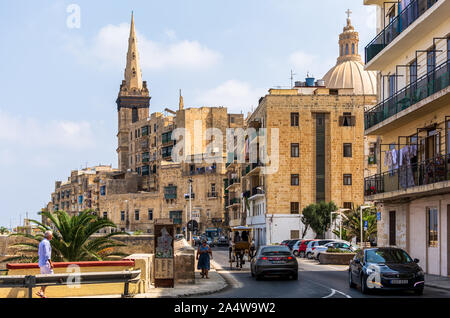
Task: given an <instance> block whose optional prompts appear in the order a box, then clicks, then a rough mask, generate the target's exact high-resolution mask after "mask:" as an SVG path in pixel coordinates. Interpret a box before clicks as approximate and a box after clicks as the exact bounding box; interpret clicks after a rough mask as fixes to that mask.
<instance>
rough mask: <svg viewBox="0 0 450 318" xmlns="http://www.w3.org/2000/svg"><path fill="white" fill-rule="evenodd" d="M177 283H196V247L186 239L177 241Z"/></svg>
mask: <svg viewBox="0 0 450 318" xmlns="http://www.w3.org/2000/svg"><path fill="white" fill-rule="evenodd" d="M174 245H175V284H194V283H195V249H194V248H192V247H191V246H190V245H189V244H188V243H187V241H186V240H185V239H182V240H178V241H175V244H174Z"/></svg>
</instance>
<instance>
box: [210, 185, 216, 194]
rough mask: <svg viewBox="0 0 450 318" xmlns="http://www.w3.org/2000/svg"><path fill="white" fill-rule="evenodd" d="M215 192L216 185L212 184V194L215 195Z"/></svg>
mask: <svg viewBox="0 0 450 318" xmlns="http://www.w3.org/2000/svg"><path fill="white" fill-rule="evenodd" d="M215 192H216V184H215V183H211V193H215Z"/></svg>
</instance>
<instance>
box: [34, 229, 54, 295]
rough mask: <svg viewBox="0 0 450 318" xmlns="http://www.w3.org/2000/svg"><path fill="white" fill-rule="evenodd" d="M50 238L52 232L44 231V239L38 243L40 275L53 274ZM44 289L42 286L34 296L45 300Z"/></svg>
mask: <svg viewBox="0 0 450 318" xmlns="http://www.w3.org/2000/svg"><path fill="white" fill-rule="evenodd" d="M52 238H53V233H52V231H46V232H45V233H44V239H43V240H42V241H41V242H40V243H39V250H38V255H39V268H40V270H41V274H53V263H52V261H51V258H52V246H51V245H50V241H51V240H52ZM45 288H46V286H42V287H41V290H40V291H38V292H37V293H36V295H37V296H39V297H41V298H47V297H46V296H45Z"/></svg>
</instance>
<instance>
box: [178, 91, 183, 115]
mask: <svg viewBox="0 0 450 318" xmlns="http://www.w3.org/2000/svg"><path fill="white" fill-rule="evenodd" d="M183 108H184V102H183V95H181V89H180V102H179V104H178V109H179V110H183Z"/></svg>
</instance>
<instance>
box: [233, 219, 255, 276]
mask: <svg viewBox="0 0 450 318" xmlns="http://www.w3.org/2000/svg"><path fill="white" fill-rule="evenodd" d="M230 234H231V237H230V247H229V250H228V254H229V262H230V268H233V263H234V262H235V263H236V267H237V268H242V265H243V264H245V259H244V258H245V256H247V260H248V261H250V260H251V259H252V257H253V251H254V246H253V244H252V228H250V227H247V226H236V227H233V228H231V232H230Z"/></svg>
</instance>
